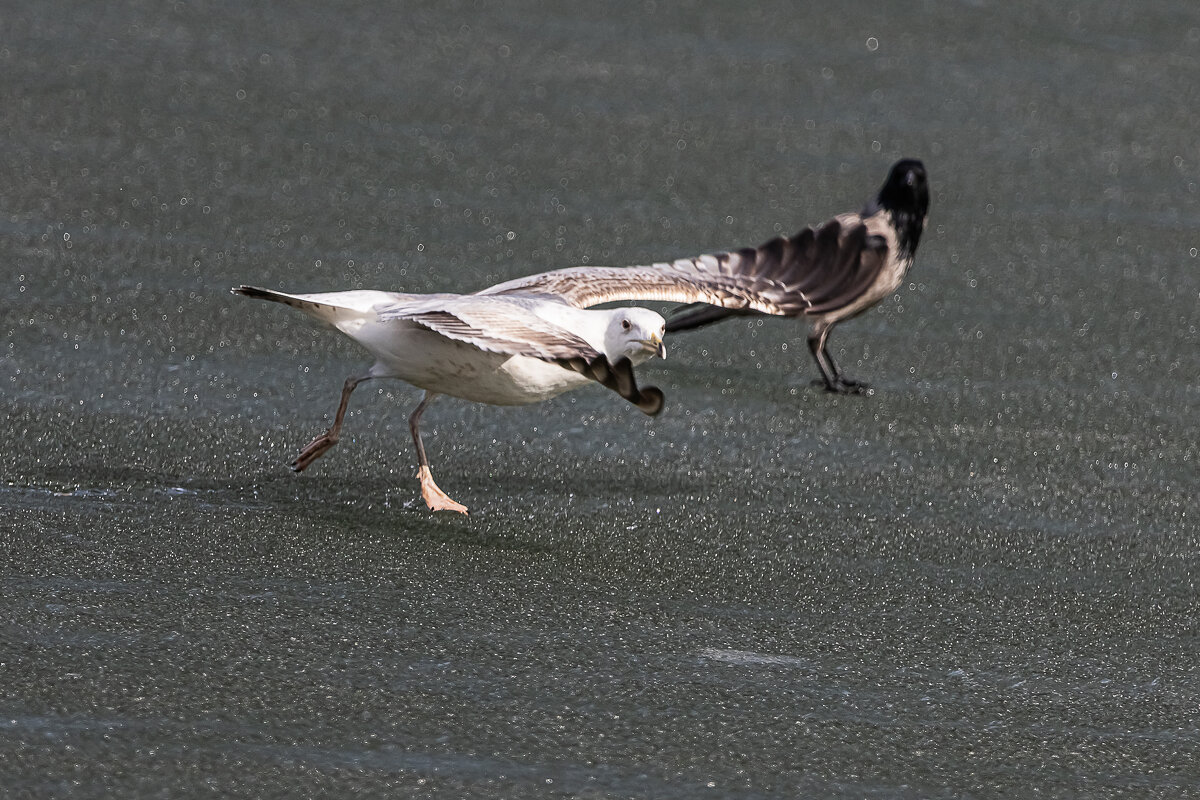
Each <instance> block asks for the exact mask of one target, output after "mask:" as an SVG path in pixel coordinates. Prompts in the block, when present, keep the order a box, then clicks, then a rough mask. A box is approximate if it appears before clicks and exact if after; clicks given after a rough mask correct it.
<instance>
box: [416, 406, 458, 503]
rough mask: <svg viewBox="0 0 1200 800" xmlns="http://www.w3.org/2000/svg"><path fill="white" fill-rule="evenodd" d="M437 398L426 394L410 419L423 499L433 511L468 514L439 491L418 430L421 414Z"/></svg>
mask: <svg viewBox="0 0 1200 800" xmlns="http://www.w3.org/2000/svg"><path fill="white" fill-rule="evenodd" d="M435 397H437V395H436V394H434V393H433V392H426V393H425V397H424V398H423V399H422V400H421V403H420V405H418V406H417V409H416V410H415V411H413V413H412V416H411V417H409V418H408V429H409V430H410V431H412V437H413V443H414V444H416V446H417V465H418V466H417V478H418V479H419V480H420V481H421V497H422V498H423V499H424V500H425V505H427V506H429V508H430V510H431V511H457V512H458V513H460V514H466V513H467V507H466V506H464V505H463V504H462V503H456V502H455V501H454V500H451V499H450V496H449V495H447V494H446V493H445V492H443V491H442V490H441V489H439V488H438V485H437V484H436V483H434V482H433V474H432V473H431V472H430V471H429V459H428V458H426V457H425V445H424V444H423V443H422V442H421V431H420V428H418V424H419V423H420V421H421V414H422V413H423V412H424V411H425V408H426V406H428V405H429V404H430V403H432V402H433V399H434V398H435Z"/></svg>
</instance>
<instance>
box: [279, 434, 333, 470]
mask: <svg viewBox="0 0 1200 800" xmlns="http://www.w3.org/2000/svg"><path fill="white" fill-rule="evenodd" d="M337 443H338V437H337V436H336V435H335V434H333V433H332V432H330V431H326V432H325V433H322V434H321V435H320V436H318V437H317V438H315V439H313V440H312V441H311V442H309V443H308V444H307V445H305V446H304V449H303V450H301V451H300V455H298V456H296V458H295V459H294V460H293V461H292V463H291V464H290V466H291V468H292V471H293V472H303V471H304V470H305V468H306V467H308V465H309V464H311V463H313V462H314V461H316V460H317V459H318V458H320V457H321V456H323V455H325V451H326V450H328V449H329V448H331V447H333V446H334V445H335V444H337Z"/></svg>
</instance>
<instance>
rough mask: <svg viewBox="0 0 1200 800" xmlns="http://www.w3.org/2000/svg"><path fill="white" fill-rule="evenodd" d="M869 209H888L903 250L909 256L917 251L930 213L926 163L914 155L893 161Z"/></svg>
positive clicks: (872, 210) (873, 210) (871, 210)
mask: <svg viewBox="0 0 1200 800" xmlns="http://www.w3.org/2000/svg"><path fill="white" fill-rule="evenodd" d="M866 210H867V211H868V212H877V211H879V210H883V211H887V212H889V213H890V214H891V216H892V221H893V222H894V224H895V225H896V232H897V234H898V236H899V239H900V251H901V253H902V254H903V255H906V256H911V255H912V254H913V253H915V252H916V250H917V243H918V242H920V241H921V232H922V231H924V230H925V217H926V216H927V215H928V214H929V178H928V176H927V175H926V174H925V165H924V164H922V163H921V162H920V161H918V160H917V159H915V158H902V159H900V160H899V161H897V162H896V163H895V164H893V165H892V171H891V172H889V173H888V176H887V180H886V181H884V182H883V187H882V188H880V190H879V194H878V195H876V197H875V200H874V201H873V202H872V203H870V204H869V205H868V206H867V209H866Z"/></svg>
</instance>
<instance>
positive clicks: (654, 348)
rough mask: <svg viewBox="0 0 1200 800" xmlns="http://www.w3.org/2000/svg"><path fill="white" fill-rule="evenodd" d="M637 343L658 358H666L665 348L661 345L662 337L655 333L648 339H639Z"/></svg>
mask: <svg viewBox="0 0 1200 800" xmlns="http://www.w3.org/2000/svg"><path fill="white" fill-rule="evenodd" d="M638 342H639V343H640V344H641V345H642V346H643V347H645V348H646V349H647V350H649V351H650V352H652V353H654V355H656V356H658V357H659V358H666V357H667V346H666V345H665V344H663V340H662V337H661V336H659V335H658V334H657V333H652V334H650V338H649V339H639V340H638Z"/></svg>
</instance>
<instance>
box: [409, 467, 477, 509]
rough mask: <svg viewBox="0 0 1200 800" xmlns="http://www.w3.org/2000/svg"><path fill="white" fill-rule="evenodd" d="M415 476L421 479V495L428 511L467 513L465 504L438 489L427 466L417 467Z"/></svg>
mask: <svg viewBox="0 0 1200 800" xmlns="http://www.w3.org/2000/svg"><path fill="white" fill-rule="evenodd" d="M417 478H419V479H420V481H421V497H422V498H423V499H424V500H425V505H427V506H429V510H430V511H457V512H458V513H460V514H466V513H467V507H466V506H464V505H463V504H462V503H458V502H455V501H454V500H451V499H450V496H449V495H448V494H446V493H445V492H443V491H442V490H441V489H439V488H438V485H437V484H436V483H434V482H433V474H432V473H430V471H429V467H418V468H417Z"/></svg>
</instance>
